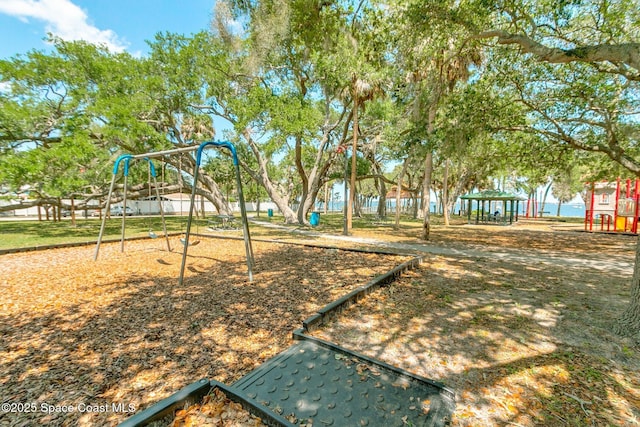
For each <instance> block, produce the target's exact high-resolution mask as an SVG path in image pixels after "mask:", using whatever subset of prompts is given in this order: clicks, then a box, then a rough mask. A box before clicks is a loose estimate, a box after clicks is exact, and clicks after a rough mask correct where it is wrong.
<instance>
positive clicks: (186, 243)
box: [93, 141, 255, 285]
mask: <svg viewBox="0 0 640 427" xmlns="http://www.w3.org/2000/svg"><path fill="white" fill-rule="evenodd" d="M207 147H216V148H226V149H228V150H229V151H230V152H231V156H232V160H233V166H234V169H235V172H236V174H235V175H236V184H237V187H238V199H239V202H240V212H241V215H242V224H243V235H244V244H245V252H246V258H247V270H248V275H249V282H253V268H254V266H255V262H254V257H253V248H252V245H251V236H250V233H249V222H248V220H247V211H246V206H245V201H244V194H243V192H242V180H241V177H240V163H239V161H238V155H237V153H236V149H235V146H234V145H233V144H232V143H230V142H227V141H223V142H215V141H208V142H203V143H202V144H200V145H199V146H193V147H184V148H176V149H173V150H165V151H158V152H149V153H144V154H137V155H132V154H123V155H121V156H119V157H118V158H117V159H116V161H115V163H114V166H113V176H112V178H111V185H110V187H109V193H108V196H107V201H106V206H105V209H106V212H108V211H109V206H110V203H111V197H112V195H113V189H114V187H115V184H116V180H117V176H118V172H119V167H120V163H124V165H123V176H124V196H123V210H126V206H127V179H128V176H129V162H130V161H132V160H137V159H143V160H146V161H147V162H148V164H149V174H150V176H151V177H152V178H153V181H154V186H155V189H156V198H157V200H158V204H159V207H160V216H161V218H162V227H163V230H164V237H165V239H166V243H167V249H168V250H169V251H171V246H170V243H169V237H168V234H167V227H166V221H165V216H164V210H163V207H162V201H161V199H160V192H159V190H158V183H157V178H156V171H155V167H154V166H153V163H152V161H151V159H152V158H155V157H163V156H169V155H174V154H183V153H188V152H193V151H196V158H195V169H194V173H193V186H192V190H191V197H190V203H189V216H188V218H187V224H186V232H185V235H184V237H183V238H181V239H180V242H181V243H182V244H183V252H182V263H181V266H180V277H179V284H180V285H182V283H183V281H184V270H185V267H186V260H187V253H188V251H189V247H190V246H195V245H197V244H198V243H200V241H198V240H194V241H190V235H191V225H192V223H193V211H194V204H195V195H196V188H197V183H198V175H199V171H200V165H201V163H202V152H203V151H204V149H205V148H207ZM179 173H182V172H181V171H179ZM179 179H180V183H182V177H179ZM149 192H151V189H149ZM125 217H126V215H123V216H122V236H121V240H120V251H121V252H124V231H125ZM106 219H107V216H106V215H105V216H104V217H103V219H102V224H101V226H100V234H99V235H98V242H97V244H96V250H95V254H94V258H93V259H94V261H95V260H97V259H98V254H99V252H100V244H101V242H102V238H103V236H104V229H105V225H106ZM196 234H197V232H196ZM149 237H150V238H152V239H153V238H157V237H158V236H157V235H156V234H155V233H154V232H153V230H152V229H151V227H149Z"/></svg>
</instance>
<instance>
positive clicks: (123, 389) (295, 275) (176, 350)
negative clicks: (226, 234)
mask: <svg viewBox="0 0 640 427" xmlns="http://www.w3.org/2000/svg"><path fill="white" fill-rule="evenodd" d="M173 246H174V247H177V248H178V251H177V252H173V253H171V252H168V251H166V250H164V249H163V245H162V242H161V241H160V239H158V240H147V241H136V242H128V243H127V244H126V249H125V252H124V253H120V246H119V244H104V245H103V246H102V248H101V251H100V257H99V259H98V261H95V262H94V261H93V251H94V248H93V247H80V248H65V249H55V250H46V251H39V252H28V253H18V254H9V255H3V256H2V257H0V290H1V291H2V300H1V301H0V334H1V335H2V341H1V342H0V395H1V398H2V403H3V407H2V408H3V411H2V412H0V425H2V426H31V425H62V426H75V425H80V426H88V425H92V426H93V425H95V426H98V425H99V426H103V425H114V424H117V423H118V422H121V421H122V420H124V419H126V418H127V417H129V416H130V415H131V412H136V411H139V410H141V409H144V408H145V407H148V406H149V405H151V404H153V403H155V402H157V401H159V400H161V399H162V398H164V397H167V396H169V395H170V394H172V393H174V392H176V391H177V390H179V389H181V388H182V387H184V386H185V385H187V384H190V383H192V382H195V381H197V380H198V379H200V378H212V379H216V380H219V381H222V382H225V383H227V384H231V383H233V382H234V381H236V380H238V379H239V378H241V377H242V376H243V375H245V374H247V373H248V372H250V371H251V370H253V369H254V368H256V367H257V366H259V365H260V364H262V363H263V362H264V361H265V360H267V359H268V358H270V357H272V356H274V355H276V354H277V353H279V352H281V351H282V350H284V349H285V348H287V347H288V346H289V345H290V343H291V332H292V331H293V330H294V329H296V328H299V327H301V325H302V321H303V320H304V319H305V318H307V317H308V316H309V315H310V314H312V313H314V312H315V311H316V310H317V309H318V308H320V307H322V306H324V305H325V304H327V303H329V302H331V301H333V300H335V299H337V298H338V297H340V296H342V295H344V294H346V293H347V292H349V291H351V290H352V289H354V288H356V287H358V286H362V285H363V284H365V283H367V282H368V281H369V280H371V279H372V278H373V277H374V276H376V275H379V274H382V273H384V272H387V271H388V270H390V269H391V268H392V267H394V266H396V265H398V264H400V263H401V262H403V261H404V260H406V259H407V258H406V257H396V256H382V255H374V254H363V253H355V252H348V251H342V250H335V249H319V248H309V247H303V246H294V245H286V244H270V243H261V242H254V244H253V248H254V253H255V257H256V268H255V270H254V282H253V283H249V282H248V279H247V272H246V263H245V258H244V245H243V243H242V241H235V240H220V239H206V238H203V239H202V240H201V242H200V244H199V245H197V246H192V247H191V248H190V251H189V258H188V264H187V265H188V268H187V271H186V278H185V282H184V284H183V286H178V280H177V278H178V272H179V267H180V261H181V252H180V249H181V246H180V245H179V243H178V240H177V238H176V239H174V241H173ZM5 404H9V406H6V405H5ZM128 411H129V412H128Z"/></svg>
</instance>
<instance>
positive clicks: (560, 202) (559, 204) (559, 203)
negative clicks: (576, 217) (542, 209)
mask: <svg viewBox="0 0 640 427" xmlns="http://www.w3.org/2000/svg"><path fill="white" fill-rule="evenodd" d="M561 206H562V200H558V211H557V212H556V216H557V217H559V216H560V207H561Z"/></svg>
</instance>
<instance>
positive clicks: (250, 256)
mask: <svg viewBox="0 0 640 427" xmlns="http://www.w3.org/2000/svg"><path fill="white" fill-rule="evenodd" d="M209 145H212V146H214V147H224V148H227V149H229V151H231V154H232V156H233V165H234V166H235V169H236V183H237V185H238V199H239V201H240V213H241V215H242V224H243V232H244V244H245V252H246V256H247V269H248V274H249V282H253V267H254V265H255V262H254V259H253V248H252V246H251V235H250V234H249V221H248V220H247V210H246V207H245V203H244V195H243V193H242V181H241V179H240V163H239V161H238V155H237V153H236V148H235V147H234V146H233V144H232V143H230V142H228V141H224V142H214V141H208V142H203V143H202V144H200V146H199V147H198V152H197V154H196V166H195V171H194V173H193V188H192V191H191V200H190V206H189V217H188V219H187V230H186V233H185V245H184V250H183V252H182V265H181V266H180V279H179V281H178V283H179V284H180V285H182V282H183V280H184V268H185V265H186V260H187V251H188V249H189V235H190V233H191V221H192V218H193V205H194V200H195V195H196V184H197V182H198V172H199V170H200V163H201V161H202V151H203V150H204V149H205V148H206V147H207V146H209Z"/></svg>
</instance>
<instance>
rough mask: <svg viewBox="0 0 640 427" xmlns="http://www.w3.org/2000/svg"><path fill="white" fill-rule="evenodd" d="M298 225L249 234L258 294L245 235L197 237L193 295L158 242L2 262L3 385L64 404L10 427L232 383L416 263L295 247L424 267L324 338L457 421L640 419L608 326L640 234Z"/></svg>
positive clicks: (325, 330) (189, 278) (191, 269)
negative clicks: (423, 231)
mask: <svg viewBox="0 0 640 427" xmlns="http://www.w3.org/2000/svg"><path fill="white" fill-rule="evenodd" d="M576 226H577V227H578V228H580V227H581V224H577V225H576ZM319 228H320V227H319ZM291 231H292V230H290V229H286V227H283V228H268V227H262V226H261V225H260V224H257V225H252V234H253V236H254V237H255V240H254V242H253V249H254V253H255V261H256V265H255V269H254V280H253V283H250V282H249V281H248V279H247V274H246V259H245V250H244V247H243V242H242V240H241V237H240V233H239V235H238V236H237V238H236V239H222V238H210V237H201V238H200V243H199V244H198V245H197V246H192V247H191V248H190V249H189V254H188V260H187V261H188V262H187V268H186V271H185V278H184V283H183V285H182V286H179V285H178V282H177V276H178V273H179V269H180V261H181V254H180V253H178V252H168V251H166V249H165V248H164V244H163V242H162V241H160V239H155V240H153V239H146V240H139V241H132V242H127V245H126V250H125V252H120V246H119V244H118V243H104V244H103V246H102V249H101V253H100V257H99V258H98V260H97V261H95V262H94V261H92V256H93V251H94V247H93V246H86V247H77V248H61V249H53V250H46V251H37V252H28V253H16V254H6V255H2V258H1V259H2V262H1V263H0V274H2V279H1V280H0V283H1V284H2V289H3V292H4V294H5V295H11V297H10V298H4V299H3V303H2V305H1V306H0V315H1V317H2V321H1V322H0V325H2V334H3V337H4V339H3V342H2V348H1V349H0V351H1V352H2V354H3V357H2V358H1V360H2V362H1V363H2V364H1V365H0V378H2V381H3V389H4V390H6V391H7V394H6V396H9V399H10V400H11V401H15V402H32V401H37V402H38V405H39V404H40V403H47V404H52V405H58V406H60V408H59V409H60V410H59V411H58V412H54V411H52V412H51V413H42V412H37V413H11V414H2V416H0V423H2V425H4V423H7V425H20V424H23V423H27V424H30V423H31V424H33V423H36V422H40V423H48V424H50V425H87V426H88V425H113V424H115V423H117V422H120V421H123V420H125V419H126V418H128V417H129V416H130V415H131V414H130V413H128V412H113V411H111V412H99V411H94V412H86V411H85V412H78V411H76V412H74V413H64V412H63V410H64V405H73V406H74V407H76V408H77V407H78V405H80V404H81V403H84V404H91V405H98V406H99V405H103V404H107V403H109V404H111V403H121V404H123V406H122V407H123V408H125V407H127V408H128V406H127V405H132V408H135V409H134V410H135V411H136V412H137V411H139V410H140V409H144V408H146V407H148V406H149V405H151V404H153V403H155V402H158V401H159V400H161V399H162V398H164V397H167V396H169V395H171V394H173V393H175V392H176V391H178V390H180V389H181V388H182V387H184V386H185V385H187V384H190V383H192V382H194V381H196V380H198V379H200V378H210V379H215V380H218V381H222V382H225V383H232V382H233V381H235V380H237V379H238V378H240V377H242V376H243V375H246V374H247V373H248V372H250V371H252V370H253V369H255V368H256V367H258V366H259V365H261V364H262V363H263V362H265V361H266V360H267V359H269V358H270V357H272V356H274V355H276V354H278V353H279V352H281V351H283V350H284V349H286V348H287V347H288V346H289V345H290V343H291V332H292V330H294V329H296V328H299V327H300V326H301V324H302V322H303V320H305V319H306V318H307V317H308V316H309V315H310V314H312V313H314V312H315V311H316V310H318V308H319V307H322V306H324V305H325V304H327V303H329V302H331V301H335V300H336V299H338V298H339V297H340V296H343V295H345V294H346V293H348V292H349V291H351V290H353V289H355V288H356V287H358V286H361V285H362V284H364V283H366V282H368V281H369V280H370V279H371V278H372V277H373V276H375V275H379V274H382V273H384V272H387V271H389V270H390V269H391V268H393V267H394V266H396V265H398V264H400V263H401V262H403V261H405V260H407V259H408V257H407V256H391V255H380V254H373V253H361V252H351V251H347V250H341V249H335V248H333V249H328V248H320V247H311V246H301V245H300V243H305V244H307V245H308V244H324V245H326V244H332V245H334V246H341V247H344V248H346V247H349V246H350V247H354V246H357V247H359V248H364V247H368V248H370V249H371V248H373V247H374V246H375V247H376V248H377V249H382V248H386V249H387V250H388V251H389V250H397V248H399V247H401V248H403V252H405V253H409V252H413V253H419V254H422V255H424V258H425V259H424V262H423V264H422V265H421V266H420V267H419V268H418V269H417V270H414V271H411V272H408V273H405V274H403V275H402V276H401V277H400V278H398V279H397V280H396V281H395V282H394V283H392V284H391V285H390V286H389V287H386V288H382V289H380V290H378V291H376V292H374V293H373V294H371V295H369V296H368V297H367V298H365V299H364V300H362V301H360V302H359V303H358V304H356V305H354V306H352V307H351V308H349V309H348V310H347V311H346V312H345V313H344V314H343V315H341V316H339V317H338V318H337V319H336V320H335V321H333V322H331V323H330V324H328V325H322V326H321V327H320V328H319V329H318V330H315V331H314V332H312V333H313V334H314V335H316V336H318V337H320V338H323V339H327V340H330V341H331V342H334V343H337V344H339V345H341V346H344V347H346V348H349V349H352V350H354V351H358V352H362V353H365V354H367V355H368V356H370V357H373V358H376V359H380V360H382V361H385V362H387V363H389V364H391V365H393V366H398V367H400V368H402V369H406V370H408V371H409V372H412V373H415V374H417V375H421V376H424V377H427V378H432V379H435V380H438V381H442V382H444V383H445V384H446V385H447V386H448V387H451V388H452V389H454V390H455V392H456V397H457V399H456V400H457V405H456V412H455V413H454V416H453V420H452V421H453V422H452V425H456V426H477V425H483V426H493V425H523V426H533V425H550V426H555V425H557V426H561V425H562V426H564V425H570V426H583V425H621V426H626V425H634V424H636V423H637V422H638V420H639V419H640V413H638V409H637V408H639V407H640V374H639V372H640V349H639V348H638V347H637V344H635V343H633V342H630V341H629V340H626V339H623V338H620V337H617V336H615V335H613V334H612V333H611V332H610V326H611V322H612V321H613V319H614V318H615V316H616V315H617V313H619V312H620V311H621V310H622V309H623V307H625V305H626V302H627V301H628V298H629V289H630V278H631V266H632V265H633V255H634V247H635V243H636V238H635V237H632V236H627V235H608V234H595V233H584V232H576V231H572V230H569V229H567V225H566V224H563V223H556V224H553V223H551V222H539V223H530V224H526V223H519V224H518V225H515V226H513V227H498V228H496V227H478V226H468V225H454V226H452V227H449V228H444V227H441V226H435V227H434V230H433V242H431V243H430V244H429V245H424V244H423V243H421V242H420V241H418V240H416V239H415V238H412V237H411V235H412V233H413V232H412V230H411V229H408V228H407V227H405V228H404V229H403V230H401V231H397V232H394V231H392V230H390V228H389V227H379V228H376V229H369V230H367V231H366V232H362V234H359V235H356V236H353V237H352V238H350V239H343V240H333V239H332V238H333V237H335V236H331V235H328V234H323V233H317V234H312V233H316V232H317V229H316V231H314V230H307V231H309V233H307V232H304V233H303V232H301V233H291ZM302 231H304V230H302ZM414 235H415V234H414ZM376 236H378V237H380V239H375V237H376ZM178 238H179V237H178V236H176V237H172V239H174V240H172V245H174V246H176V247H180V244H179V242H178ZM264 238H269V239H281V240H287V242H288V243H269V242H265V241H262V240H263V239H264ZM382 238H384V239H382ZM374 240H375V242H377V243H376V244H375V245H374V244H373V242H374ZM400 245H401V246H400ZM578 261H585V262H578ZM314 425H315V424H314Z"/></svg>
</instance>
